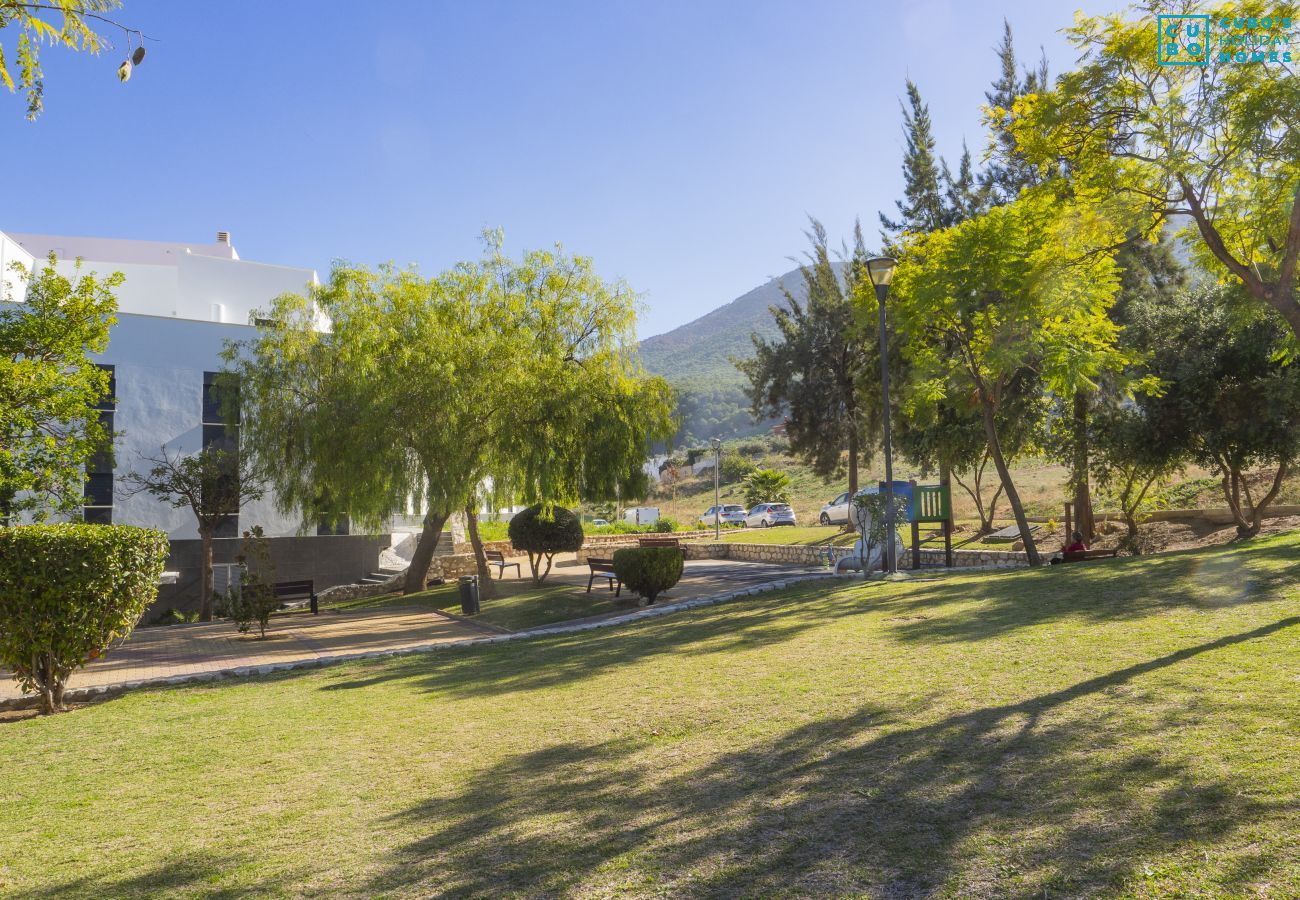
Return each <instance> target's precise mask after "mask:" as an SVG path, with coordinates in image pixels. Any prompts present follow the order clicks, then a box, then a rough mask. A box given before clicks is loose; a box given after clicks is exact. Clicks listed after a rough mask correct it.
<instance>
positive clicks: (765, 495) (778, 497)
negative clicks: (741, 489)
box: [745, 469, 790, 509]
mask: <svg viewBox="0 0 1300 900" xmlns="http://www.w3.org/2000/svg"><path fill="white" fill-rule="evenodd" d="M789 502H790V476H789V475H787V474H785V473H784V472H778V471H777V470H776V469H755V470H754V471H753V472H750V473H749V475H748V476H747V477H746V478H745V506H747V507H749V508H750V509H753V508H754V507H755V506H757V505H758V504H759V503H789Z"/></svg>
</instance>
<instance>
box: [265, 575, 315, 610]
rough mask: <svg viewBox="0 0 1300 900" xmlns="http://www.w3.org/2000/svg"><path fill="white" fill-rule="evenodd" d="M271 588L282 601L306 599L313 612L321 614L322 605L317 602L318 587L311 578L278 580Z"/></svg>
mask: <svg viewBox="0 0 1300 900" xmlns="http://www.w3.org/2000/svg"><path fill="white" fill-rule="evenodd" d="M271 590H272V591H273V592H274V593H275V599H276V600H279V601H280V602H281V603H284V602H286V601H289V600H306V601H307V602H308V605H309V606H310V607H311V614H312V615H313V616H316V615H320V607H319V606H318V605H317V603H316V587H315V585H314V584H313V583H312V580H311V579H310V578H307V579H304V580H302V581H277V582H276V583H275V585H274V586H273V587H272V588H271Z"/></svg>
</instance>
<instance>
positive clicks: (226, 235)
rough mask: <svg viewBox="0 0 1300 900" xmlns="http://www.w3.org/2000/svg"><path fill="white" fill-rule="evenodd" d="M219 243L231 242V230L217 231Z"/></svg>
mask: <svg viewBox="0 0 1300 900" xmlns="http://www.w3.org/2000/svg"><path fill="white" fill-rule="evenodd" d="M217 243H218V244H229V243H230V232H229V231H218V232H217Z"/></svg>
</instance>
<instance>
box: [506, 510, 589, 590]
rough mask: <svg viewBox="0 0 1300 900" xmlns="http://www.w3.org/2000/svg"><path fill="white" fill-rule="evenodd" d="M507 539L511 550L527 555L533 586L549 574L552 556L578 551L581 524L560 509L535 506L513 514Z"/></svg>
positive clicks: (569, 512)
mask: <svg viewBox="0 0 1300 900" xmlns="http://www.w3.org/2000/svg"><path fill="white" fill-rule="evenodd" d="M509 535H510V543H512V544H514V545H515V549H516V550H523V551H524V552H525V553H527V554H528V566H529V568H530V569H531V570H532V573H533V584H541V583H542V582H543V581H545V580H546V576H547V575H549V574H551V562H552V561H553V560H554V559H555V554H557V553H576V552H577V551H579V550H581V549H582V541H583V534H582V520H581V519H579V518H578V516H576V515H575V514H574V513H573V512H572V511H570V510H567V509H565V508H564V507H563V506H547V505H546V504H542V503H538V504H535V505H533V506H530V507H528V508H527V509H525V510H523V511H522V512H519V513H516V514H515V516H514V518H512V519H511V520H510V527H509ZM543 560H545V561H546V567H545V568H543V567H542V561H543Z"/></svg>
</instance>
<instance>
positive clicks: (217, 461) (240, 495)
mask: <svg viewBox="0 0 1300 900" xmlns="http://www.w3.org/2000/svg"><path fill="white" fill-rule="evenodd" d="M140 461H141V462H142V463H143V464H144V465H145V466H147V467H148V469H147V471H145V472H140V471H136V470H133V471H131V472H128V473H126V474H125V475H123V476H121V478H120V479H119V482H120V484H121V486H122V491H123V493H124V494H125V495H126V496H128V497H131V496H135V495H136V494H148V495H150V496H151V497H155V498H157V499H158V500H161V501H162V502H164V503H167V504H169V505H170V506H172V507H173V508H175V509H182V508H187V509H189V510H190V512H192V513H193V514H194V518H195V520H196V521H197V523H198V527H199V543H200V548H201V549H200V555H201V558H202V567H203V573H202V576H201V577H200V586H199V596H200V599H199V621H201V622H210V621H212V597H213V587H212V585H213V580H212V542H213V540H214V539H215V538H216V534H217V529H219V528H220V527H221V526H222V525H224V524H225V523H226V522H228V521H230V519H231V517H232V516H237V515H238V514H239V511H240V510H241V509H243V508H244V507H245V506H246V505H248V504H249V503H252V502H253V501H255V500H260V499H261V498H262V495H263V493H264V479H263V477H262V475H261V473H259V472H258V471H257V469H256V468H255V467H254V465H253V463H252V461H251V459H250V456H249V454H247V453H240V452H239V450H238V448H236V447H232V446H223V445H221V444H214V445H212V446H209V447H204V448H203V449H202V450H200V451H198V452H197V453H192V454H185V453H182V452H181V451H179V450H177V451H169V450H168V449H167V448H166V447H163V448H161V450H160V451H159V454H158V455H157V456H143V455H142V456H141V457H140Z"/></svg>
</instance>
